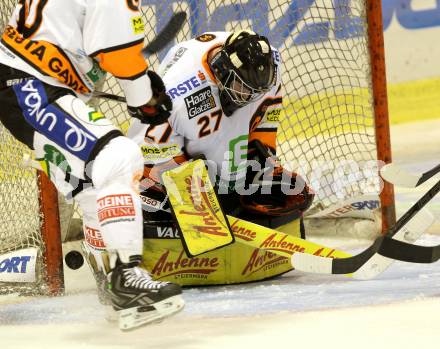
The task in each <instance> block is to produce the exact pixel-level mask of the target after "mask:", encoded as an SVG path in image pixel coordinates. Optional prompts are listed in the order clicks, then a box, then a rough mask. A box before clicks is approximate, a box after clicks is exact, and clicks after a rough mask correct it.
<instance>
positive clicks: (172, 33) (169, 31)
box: [93, 11, 186, 103]
mask: <svg viewBox="0 0 440 349" xmlns="http://www.w3.org/2000/svg"><path fill="white" fill-rule="evenodd" d="M185 21H186V12H184V11H180V12H176V13H175V14H174V15H173V16H172V17H171V19H170V20H169V22H168V23H167V24H166V25H165V27H164V28H163V29H162V30H161V31H160V32H159V33H158V34H157V36H156V37H155V38H154V39H153V40H152V41H150V42H149V43H148V45H147V46H145V47H144V48H143V49H142V54H143V55H144V57H145V58H148V57H150V56H151V55H152V54H154V53H157V52H159V51H161V50H163V49H164V48H165V46H167V45H168V44H169V43H170V42H171V41H172V40H174V38H175V37H176V35H177V33H178V32H179V31H180V30H181V29H182V28H183V24H184V23H185ZM93 97H95V98H103V99H108V100H111V101H116V102H120V103H127V100H126V99H125V97H122V96H118V95H114V94H111V93H107V92H101V91H94V92H93Z"/></svg>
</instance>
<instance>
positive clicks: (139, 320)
mask: <svg viewBox="0 0 440 349" xmlns="http://www.w3.org/2000/svg"><path fill="white" fill-rule="evenodd" d="M133 257H134V258H133ZM140 260H141V257H140V256H136V257H135V256H132V257H131V258H130V263H121V262H120V261H119V260H118V261H117V262H116V266H115V268H114V269H113V270H112V271H111V272H110V274H109V275H107V278H108V280H109V282H108V284H107V291H108V292H109V294H110V296H111V300H112V303H113V308H114V309H115V310H116V312H117V313H118V315H119V328H120V329H121V330H131V329H134V328H136V327H139V326H143V325H146V324H149V323H152V322H160V321H161V320H162V319H164V318H166V317H168V316H171V315H172V314H175V313H177V312H178V311H180V310H182V309H183V306H184V301H183V299H182V297H181V293H182V289H181V287H180V286H179V285H176V284H172V283H169V282H162V281H154V280H153V279H152V278H151V275H150V274H149V273H148V272H147V271H145V270H144V269H142V268H140V267H139V264H140Z"/></svg>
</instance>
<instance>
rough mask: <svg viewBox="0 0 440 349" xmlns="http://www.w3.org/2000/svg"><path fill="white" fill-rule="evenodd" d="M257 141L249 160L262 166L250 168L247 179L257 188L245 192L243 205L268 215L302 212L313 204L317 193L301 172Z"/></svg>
mask: <svg viewBox="0 0 440 349" xmlns="http://www.w3.org/2000/svg"><path fill="white" fill-rule="evenodd" d="M254 142H256V143H257V144H255V143H254V144H252V143H251V144H250V149H251V152H250V155H249V160H253V161H257V162H258V163H259V164H261V167H262V169H260V170H254V169H252V168H251V167H249V168H248V171H247V176H246V177H247V179H246V182H247V184H248V185H249V186H250V187H254V188H256V191H255V192H254V193H253V194H250V195H243V196H241V198H240V201H241V204H242V207H243V208H245V209H246V210H247V211H249V212H253V213H258V214H264V215H268V216H283V215H288V214H293V213H297V214H298V215H301V214H302V213H303V212H305V211H306V210H307V209H308V208H309V207H310V206H311V205H312V203H313V199H314V196H315V194H314V193H313V191H312V190H311V188H310V187H309V186H308V185H307V184H306V182H305V180H304V179H303V178H302V177H301V176H300V175H299V174H297V173H295V172H290V171H288V170H286V169H284V168H283V167H282V166H281V164H280V163H279V161H278V160H277V158H276V157H274V156H273V155H272V154H271V153H270V150H269V149H267V147H264V145H263V144H262V143H261V142H259V141H254ZM252 145H253V146H255V147H252ZM262 147H264V148H262Z"/></svg>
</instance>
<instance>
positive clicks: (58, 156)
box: [0, 65, 143, 262]
mask: <svg viewBox="0 0 440 349" xmlns="http://www.w3.org/2000/svg"><path fill="white" fill-rule="evenodd" d="M0 105H1V106H2V108H0V121H1V122H2V124H3V125H4V126H5V127H6V128H7V129H8V130H9V131H10V132H11V134H12V135H13V136H14V137H15V138H16V139H18V140H19V141H20V142H22V143H24V144H25V145H27V146H28V147H29V148H30V149H33V150H34V153H35V158H36V160H38V161H39V162H40V164H41V167H42V168H43V170H44V171H45V172H46V173H47V174H48V176H49V178H50V179H51V181H52V182H53V183H54V184H55V186H56V187H57V189H58V190H59V191H60V192H61V193H62V194H64V195H65V197H66V198H67V199H72V198H76V197H78V200H77V201H78V202H79V205H80V207H81V209H82V211H83V214H84V226H85V227H86V228H85V229H86V230H87V229H90V231H92V230H96V231H99V232H100V236H102V239H103V241H104V242H105V246H106V248H107V249H108V250H111V251H117V252H118V254H119V257H120V258H121V260H122V262H128V261H129V257H130V256H132V255H141V254H142V209H141V203H140V199H139V195H138V193H137V186H138V185H137V183H138V180H139V178H140V176H141V174H142V171H143V158H142V153H141V151H140V149H139V147H138V146H137V145H136V144H135V143H134V142H133V141H131V140H130V139H128V138H126V137H123V135H122V133H121V131H119V130H118V129H117V128H116V127H115V126H114V125H113V124H112V123H111V122H110V120H108V119H106V118H105V117H104V115H102V114H101V113H100V112H98V111H96V110H95V109H93V108H91V107H89V106H88V105H87V104H85V103H84V102H83V101H82V100H81V99H79V98H77V97H75V96H74V95H73V93H72V92H71V91H70V90H67V89H63V88H59V87H55V86H51V85H48V84H45V83H43V82H42V81H40V80H38V79H36V78H34V77H31V76H29V75H27V74H25V73H23V72H20V71H17V70H14V69H12V68H9V67H6V66H3V65H0ZM87 187H89V188H88V189H86V188H87ZM82 192H84V194H86V192H87V195H82V196H81V194H82Z"/></svg>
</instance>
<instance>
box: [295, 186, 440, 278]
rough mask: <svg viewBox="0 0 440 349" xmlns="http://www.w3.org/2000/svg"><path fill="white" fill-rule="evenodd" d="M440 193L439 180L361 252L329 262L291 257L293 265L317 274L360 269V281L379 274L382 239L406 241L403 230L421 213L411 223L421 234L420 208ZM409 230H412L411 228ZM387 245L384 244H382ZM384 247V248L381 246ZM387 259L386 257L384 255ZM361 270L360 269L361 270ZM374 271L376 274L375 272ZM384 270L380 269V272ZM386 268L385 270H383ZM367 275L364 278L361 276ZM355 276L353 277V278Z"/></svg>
mask: <svg viewBox="0 0 440 349" xmlns="http://www.w3.org/2000/svg"><path fill="white" fill-rule="evenodd" d="M439 191H440V181H438V182H437V183H436V184H435V185H434V186H433V187H432V188H431V189H429V190H428V192H427V193H426V194H425V195H423V196H422V197H421V198H420V199H419V200H418V201H417V202H416V203H415V204H414V205H413V206H412V207H411V208H410V209H409V210H408V211H407V212H406V213H405V214H404V215H403V216H402V217H400V218H399V220H398V221H397V222H396V223H395V224H394V225H393V226H392V227H391V229H389V230H388V232H387V233H386V234H385V236H381V237H379V238H377V239H376V241H375V242H374V243H373V244H372V245H371V246H370V247H369V248H367V249H366V250H364V251H363V252H361V253H359V254H357V255H355V256H352V257H349V258H342V259H329V258H324V257H317V256H310V255H306V254H298V253H297V254H294V255H293V257H292V263H293V265H294V266H295V268H296V269H298V270H302V271H305V272H311V273H320V274H351V273H355V272H356V271H358V270H359V276H360V277H359V278H360V279H361V278H370V277H373V276H375V275H378V274H380V273H381V272H382V271H383V270H384V269H383V267H381V266H380V265H378V264H377V263H376V262H377V260H379V262H380V258H378V257H377V255H379V256H383V255H382V253H381V252H382V250H381V248H384V247H382V243H383V242H384V241H385V240H389V239H391V238H393V237H395V238H396V239H398V240H404V239H405V233H404V232H403V231H402V228H403V227H404V226H405V225H407V224H409V223H410V222H411V220H413V218H415V216H416V215H418V214H422V216H421V219H417V220H414V222H412V224H413V225H415V230H416V231H419V234H421V233H423V230H424V229H426V228H427V227H426V220H425V218H424V217H426V215H427V213H426V212H427V211H425V210H423V211H422V208H423V207H424V206H425V205H426V204H427V203H428V202H429V201H430V200H431V199H432V198H433V197H434V196H435V195H436V194H437V193H438V192H439ZM411 229H414V227H412V228H411ZM385 244H386V243H385ZM384 246H385V245H384ZM384 257H386V256H384ZM361 268H362V269H361ZM376 268H377V272H375V270H374V269H376ZM382 269H383V270H382ZM385 269H386V267H385ZM363 275H366V277H362V276H363ZM354 276H355V275H354Z"/></svg>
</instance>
